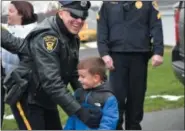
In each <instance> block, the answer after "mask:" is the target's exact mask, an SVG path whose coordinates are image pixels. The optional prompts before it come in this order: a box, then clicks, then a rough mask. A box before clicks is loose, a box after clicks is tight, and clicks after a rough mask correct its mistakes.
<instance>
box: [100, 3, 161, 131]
mask: <svg viewBox="0 0 185 131" xmlns="http://www.w3.org/2000/svg"><path fill="white" fill-rule="evenodd" d="M151 37H152V38H153V44H152V45H151ZM97 39H98V50H99V53H100V55H101V57H102V59H103V60H104V62H105V63H106V65H107V67H108V68H109V69H110V83H111V87H113V90H114V92H115V96H116V97H117V99H118V102H119V104H118V105H119V113H120V120H119V124H118V127H117V129H119V130H120V129H123V128H122V125H123V114H124V113H125V126H126V130H137V129H141V126H140V122H141V121H142V119H143V104H144V98H145V92H146V86H147V67H148V59H149V58H150V55H151V54H152V53H151V52H153V54H152V55H153V56H152V58H151V61H152V66H154V67H156V66H159V65H161V64H162V62H163V48H164V46H163V32H162V23H161V15H160V13H159V11H158V5H157V3H156V2H155V1H153V2H152V1H140V0H137V1H112V2H104V3H103V5H102V7H101V9H100V12H99V19H98V36H97ZM151 48H152V51H151Z"/></svg>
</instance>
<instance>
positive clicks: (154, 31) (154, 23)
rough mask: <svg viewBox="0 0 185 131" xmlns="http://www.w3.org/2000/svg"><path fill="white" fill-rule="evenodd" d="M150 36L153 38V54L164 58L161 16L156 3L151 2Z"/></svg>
mask: <svg viewBox="0 0 185 131" xmlns="http://www.w3.org/2000/svg"><path fill="white" fill-rule="evenodd" d="M149 16H150V20H149V21H150V22H149V25H150V34H151V36H152V38H153V53H154V54H158V55H161V56H163V52H164V44H163V29H162V20H161V14H160V12H159V10H158V4H157V2H156V1H153V2H150V15H149Z"/></svg>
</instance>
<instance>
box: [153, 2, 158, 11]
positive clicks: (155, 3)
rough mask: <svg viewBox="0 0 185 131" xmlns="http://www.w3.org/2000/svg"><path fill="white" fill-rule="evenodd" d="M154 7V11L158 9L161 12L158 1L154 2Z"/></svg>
mask: <svg viewBox="0 0 185 131" xmlns="http://www.w3.org/2000/svg"><path fill="white" fill-rule="evenodd" d="M152 6H153V7H154V9H156V10H157V11H158V10H159V5H158V3H157V1H152Z"/></svg>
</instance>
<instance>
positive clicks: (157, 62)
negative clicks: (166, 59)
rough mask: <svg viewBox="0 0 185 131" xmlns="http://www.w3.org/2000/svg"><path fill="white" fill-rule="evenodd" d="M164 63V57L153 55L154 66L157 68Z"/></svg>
mask: <svg viewBox="0 0 185 131" xmlns="http://www.w3.org/2000/svg"><path fill="white" fill-rule="evenodd" d="M162 63H163V57H162V56H160V55H153V56H152V66H153V67H157V66H160V65H161V64H162Z"/></svg>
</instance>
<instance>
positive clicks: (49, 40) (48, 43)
mask: <svg viewBox="0 0 185 131" xmlns="http://www.w3.org/2000/svg"><path fill="white" fill-rule="evenodd" d="M43 39H44V47H45V49H46V50H47V51H48V52H49V53H51V52H53V51H54V50H55V48H56V47H57V44H58V39H57V37H55V36H52V35H47V36H45V37H43Z"/></svg>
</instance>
